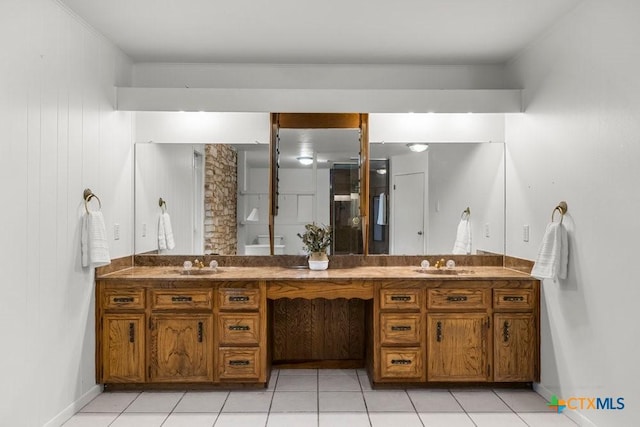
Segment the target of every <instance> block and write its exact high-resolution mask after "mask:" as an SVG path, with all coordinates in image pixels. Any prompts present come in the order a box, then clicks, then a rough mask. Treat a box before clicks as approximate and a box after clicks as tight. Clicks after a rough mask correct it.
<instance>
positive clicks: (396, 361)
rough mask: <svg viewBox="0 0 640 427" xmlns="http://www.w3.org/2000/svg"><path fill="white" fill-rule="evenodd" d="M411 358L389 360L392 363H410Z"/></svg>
mask: <svg viewBox="0 0 640 427" xmlns="http://www.w3.org/2000/svg"><path fill="white" fill-rule="evenodd" d="M411 363H412V362H411V360H406V359H392V360H391V364H392V365H411Z"/></svg>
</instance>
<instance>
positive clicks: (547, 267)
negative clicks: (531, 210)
mask: <svg viewBox="0 0 640 427" xmlns="http://www.w3.org/2000/svg"><path fill="white" fill-rule="evenodd" d="M568 264H569V240H568V237H567V229H566V228H565V227H564V225H563V224H562V223H560V222H551V223H549V224H548V225H547V229H546V230H545V232H544V237H543V238H542V244H541V245H540V250H539V251H538V257H537V258H536V262H535V264H534V265H533V269H532V270H531V275H532V276H533V277H536V278H538V279H553V280H556V279H566V278H567V268H568Z"/></svg>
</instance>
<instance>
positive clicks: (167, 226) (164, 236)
mask: <svg viewBox="0 0 640 427" xmlns="http://www.w3.org/2000/svg"><path fill="white" fill-rule="evenodd" d="M175 247H176V243H175V241H174V240H173V229H172V228H171V217H170V216H169V214H168V213H167V212H164V213H163V214H161V215H160V218H159V219H158V249H160V250H165V249H173V248H175Z"/></svg>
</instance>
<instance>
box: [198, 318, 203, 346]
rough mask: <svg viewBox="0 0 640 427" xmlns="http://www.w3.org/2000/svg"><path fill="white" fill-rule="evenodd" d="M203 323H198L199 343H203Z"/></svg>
mask: <svg viewBox="0 0 640 427" xmlns="http://www.w3.org/2000/svg"><path fill="white" fill-rule="evenodd" d="M202 335H203V333H202V322H198V342H202Z"/></svg>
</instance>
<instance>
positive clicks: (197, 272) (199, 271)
mask: <svg viewBox="0 0 640 427" xmlns="http://www.w3.org/2000/svg"><path fill="white" fill-rule="evenodd" d="M178 272H179V273H180V274H181V275H183V276H208V275H210V274H216V273H220V269H219V268H215V269H213V268H193V269H191V270H184V269H180V270H178Z"/></svg>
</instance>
